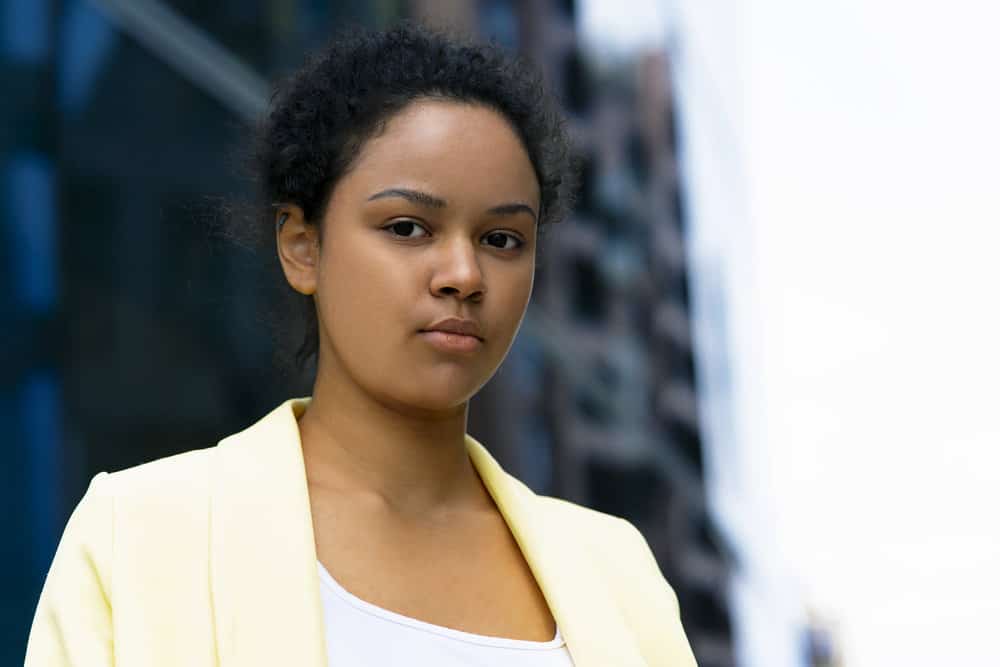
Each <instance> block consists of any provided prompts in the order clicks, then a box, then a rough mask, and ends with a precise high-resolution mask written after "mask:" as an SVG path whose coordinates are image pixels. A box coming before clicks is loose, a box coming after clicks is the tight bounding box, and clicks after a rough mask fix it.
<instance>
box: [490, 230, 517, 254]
mask: <svg viewBox="0 0 1000 667" xmlns="http://www.w3.org/2000/svg"><path fill="white" fill-rule="evenodd" d="M483 239H484V240H485V241H486V242H487V243H488V244H489V245H491V246H492V247H494V248H496V249H497V250H515V249H516V248H520V247H521V246H522V245H524V241H522V240H521V239H519V238H517V237H516V236H514V235H513V234H508V233H507V232H490V233H489V234H487V235H486V236H484V237H483ZM508 241H513V244H512V245H508ZM497 244H499V245H497Z"/></svg>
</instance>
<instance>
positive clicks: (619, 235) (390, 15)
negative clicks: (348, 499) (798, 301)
mask: <svg viewBox="0 0 1000 667" xmlns="http://www.w3.org/2000/svg"><path fill="white" fill-rule="evenodd" d="M3 4H4V7H5V14H4V16H5V18H6V19H7V24H6V25H5V26H4V30H3V32H2V34H0V48H2V51H0V58H2V59H3V60H2V63H3V76H4V83H5V89H6V90H10V91H13V95H11V96H10V100H11V102H10V103H9V104H7V105H4V108H3V109H2V111H0V113H2V114H4V117H3V122H2V124H0V127H3V128H5V129H4V131H3V133H2V136H3V140H2V144H0V151H2V172H0V179H2V180H0V183H2V185H3V187H4V192H5V194H4V197H3V204H4V206H5V210H4V212H5V213H6V214H7V215H6V216H5V226H4V230H5V233H6V234H7V237H6V238H5V241H6V242H5V243H4V244H3V245H2V247H3V248H4V249H5V250H6V253H7V254H6V255H5V256H4V259H5V262H4V270H3V272H0V281H2V284H3V287H4V289H3V290H2V294H3V295H4V296H3V297H2V299H3V301H2V302H0V308H2V309H3V313H2V314H3V317H4V320H3V321H4V328H5V331H6V332H7V333H8V339H9V341H10V342H9V343H8V344H7V345H5V346H4V348H3V354H4V371H3V392H2V393H0V415H2V416H0V419H2V420H3V422H2V424H0V427H3V428H4V432H5V433H8V434H12V437H11V438H10V440H9V442H8V445H7V446H6V447H4V448H3V450H2V451H0V455H2V456H3V457H4V461H3V465H0V470H2V471H3V475H4V478H3V482H4V484H3V489H4V490H3V491H2V493H3V494H6V495H4V496H2V498H3V500H5V501H6V502H7V503H8V506H10V507H24V508H26V509H25V512H24V513H17V512H8V513H6V514H5V517H4V519H3V521H5V522H6V523H5V524H4V525H3V526H2V527H0V529H2V530H4V531H6V533H7V534H13V535H19V536H23V539H21V540H14V541H9V542H7V543H5V544H4V546H3V547H2V551H0V565H2V566H0V573H2V574H0V576H2V577H4V579H3V581H0V585H2V586H4V589H5V591H8V593H7V594H6V595H5V597H4V605H3V607H2V609H0V627H2V628H4V630H3V633H4V634H2V635H0V662H2V663H3V664H15V663H16V662H18V661H20V660H21V656H22V655H23V649H24V640H25V638H26V634H27V629H28V624H29V622H30V616H31V612H32V609H33V605H34V603H35V601H36V600H37V595H38V591H39V590H40V588H41V582H42V578H43V576H44V573H45V569H46V568H47V566H48V563H49V562H50V559H51V555H52V553H53V551H54V549H55V545H56V541H57V540H58V536H59V532H60V530H61V528H62V526H63V525H64V524H65V520H66V518H67V517H68V514H69V511H70V510H71V509H72V507H73V505H75V503H76V501H77V500H78V499H79V498H80V496H81V495H82V493H83V490H84V488H85V485H86V483H87V481H88V480H89V479H90V478H91V477H92V476H93V475H94V474H95V473H96V472H98V471H101V470H117V469H121V468H124V467H128V466H131V465H135V464H137V463H141V462H144V461H148V460H150V459H153V458H158V457H161V456H166V455H169V454H173V453H176V452H179V451H184V450H188V449H192V448H195V447H203V446H208V445H210V444H212V443H213V442H215V441H217V440H218V438H219V437H221V436H222V435H225V434H228V433H231V432H234V431H235V430H237V429H239V428H242V427H243V426H245V425H246V424H248V423H250V422H251V421H253V420H254V419H256V418H258V417H259V416H261V415H262V414H264V413H265V412H266V411H267V410H268V409H270V408H271V407H273V406H274V405H275V404H277V403H278V402H280V401H281V400H283V399H284V398H286V397H288V396H290V395H303V394H305V393H307V392H308V387H309V385H308V383H307V382H305V381H304V379H303V378H296V377H289V376H278V375H276V374H275V373H274V370H273V368H272V356H271V350H272V341H271V339H270V337H269V332H268V330H267V328H266V326H264V325H263V324H262V323H261V322H259V321H257V320H256V319H255V318H256V314H257V313H261V312H266V311H267V310H269V309H270V308H271V307H273V301H272V299H273V298H274V295H273V294H272V293H271V292H270V291H269V290H267V289H263V288H261V289H247V288H246V286H247V285H249V284H261V283H263V282H265V281H266V280H269V279H270V278H269V274H268V273H267V271H268V270H269V269H270V268H273V267H268V266H265V265H262V264H261V262H260V260H259V259H258V258H257V257H256V256H254V255H252V254H251V253H249V252H243V251H241V250H239V249H238V248H233V247H231V246H230V245H228V244H227V243H225V242H224V241H222V240H221V239H219V238H218V235H217V227H216V226H215V225H214V224H213V222H214V218H216V217H218V215H220V200H219V199H218V198H219V197H222V196H224V197H231V198H239V197H240V196H245V195H248V194H249V192H248V184H247V183H246V181H245V180H243V179H242V178H241V175H240V173H239V169H238V164H237V162H236V157H237V156H238V150H236V149H238V147H239V145H240V144H241V142H244V141H245V139H246V137H247V136H248V135H247V128H248V125H249V123H250V122H251V121H252V120H253V118H254V117H255V115H256V114H257V113H259V112H260V110H261V109H263V107H264V105H265V103H266V99H267V94H268V85H267V83H266V82H267V81H268V80H271V79H273V78H274V77H276V76H279V75H281V74H283V73H285V72H287V71H289V70H290V69H292V68H294V67H296V66H297V65H298V64H299V63H300V62H301V59H302V56H303V54H304V53H305V52H308V51H309V50H310V49H312V48H314V47H316V46H318V45H320V44H321V43H322V42H323V41H324V39H325V38H326V37H327V36H328V34H329V32H330V29H331V28H332V27H334V26H336V25H339V24H341V23H343V22H345V21H354V22H359V23H362V24H366V25H385V24H387V23H389V22H391V21H392V20H394V19H397V18H400V17H404V16H412V17H418V18H420V19H421V20H425V21H429V22H432V23H444V24H449V25H453V26H456V27H459V28H463V29H466V30H469V31H472V32H478V33H479V34H480V35H482V36H485V37H491V38H495V39H497V40H498V41H500V42H501V43H503V44H505V45H507V46H508V47H510V48H513V49H518V50H520V51H522V52H524V53H526V54H527V55H529V56H530V57H532V58H533V59H535V60H536V61H537V62H538V63H539V64H540V65H541V66H542V67H543V70H544V71H545V73H546V77H547V79H548V81H549V84H550V85H551V86H552V87H553V89H554V90H555V92H556V93H557V95H558V96H559V97H560V99H561V100H562V101H563V103H564V104H565V107H566V109H567V110H568V113H569V116H570V119H571V123H572V128H573V131H574V133H575V136H576V138H577V140H578V143H579V146H580V148H581V156H580V157H581V161H582V165H583V187H582V190H581V199H580V203H579V206H578V207H577V211H576V213H575V215H574V216H573V218H572V219H571V220H569V221H567V222H566V223H565V224H563V225H561V226H557V227H556V228H554V229H552V230H551V231H550V232H549V233H548V235H547V238H546V239H545V240H544V242H543V250H542V255H541V256H540V262H539V273H538V278H537V281H536V291H535V297H534V300H533V303H532V306H531V308H530V310H529V314H528V317H527V318H526V320H525V324H524V327H523V329H522V332H521V334H520V336H519V338H518V340H517V342H516V343H515V345H514V348H513V349H512V351H511V354H510V357H509V358H508V360H507V361H506V362H505V364H504V366H503V367H502V368H501V370H500V372H499V373H498V374H497V376H496V377H495V378H494V379H493V380H492V381H491V382H490V383H489V385H488V386H487V387H486V389H485V390H484V391H483V392H482V393H481V394H480V395H479V396H478V397H477V398H476V399H475V400H474V401H473V406H472V414H471V419H470V422H471V423H470V432H472V433H473V435H475V436H476V437H479V438H481V439H482V440H483V441H484V442H485V443H487V444H488V446H490V448H491V450H493V451H494V452H495V453H496V455H497V457H498V458H499V459H500V460H501V462H502V463H503V464H504V465H505V466H506V467H507V468H508V469H509V470H510V471H511V472H512V473H514V474H515V475H517V476H518V477H520V478H521V479H523V480H524V481H525V482H526V483H528V484H529V485H530V486H532V487H533V488H534V489H535V490H536V491H539V492H542V493H548V494H553V495H558V496H561V497H565V498H567V499H569V500H572V501H575V502H579V503H582V504H584V505H588V506H591V507H594V508H597V509H600V510H604V511H607V512H611V513H614V514H618V515H621V516H625V517H627V518H629V519H630V520H632V521H633V522H634V523H636V525H637V526H639V528H640V529H641V530H642V531H643V533H644V534H645V535H646V536H647V538H648V539H649V541H650V543H651V545H652V547H653V549H654V551H655V553H656V556H657V558H658V560H659V562H660V564H661V566H662V568H663V571H664V573H665V575H666V576H667V578H668V579H669V580H670V581H671V583H672V584H673V585H674V588H675V589H676V591H677V594H678V597H679V599H680V603H681V609H682V612H683V619H684V623H685V626H686V628H687V631H688V633H689V636H690V638H691V641H692V644H693V647H694V649H695V653H696V655H697V657H698V662H699V664H700V665H701V666H702V667H714V666H723V665H731V664H733V662H734V661H733V651H732V633H731V629H730V619H729V602H728V599H727V594H726V590H727V579H728V576H729V573H730V568H731V567H732V557H731V556H730V555H729V549H728V548H727V547H726V546H725V544H724V542H723V540H722V539H721V538H720V537H719V535H718V531H717V530H716V529H715V527H714V524H713V522H712V521H711V520H710V518H709V515H708V512H707V511H706V502H705V484H704V464H703V446H702V434H701V426H700V424H699V418H698V409H697V405H698V404H697V401H698V394H697V388H696V383H695V376H694V363H693V353H692V343H691V327H690V323H689V319H690V318H689V303H688V280H689V276H688V267H687V264H686V262H685V252H684V243H685V228H684V224H685V216H684V209H683V206H682V202H683V199H682V196H681V192H680V190H679V187H678V185H677V182H678V180H677V166H676V164H677V163H676V145H675V136H674V135H675V129H674V124H673V101H672V97H671V90H672V82H671V68H670V62H669V59H668V58H667V57H666V55H665V53H662V52H652V53H646V54H644V55H642V56H641V57H637V58H633V59H631V60H626V61H621V62H614V63H603V62H600V61H599V60H595V59H594V58H592V57H591V55H590V54H588V53H587V50H586V48H584V47H583V45H582V43H581V41H580V40H579V39H578V37H577V32H576V27H575V26H576V23H575V12H576V6H575V3H574V2H573V1H572V0H534V1H532V0H521V1H514V0H480V1H479V2H465V1H459V0H449V1H434V0H412V1H411V2H407V1H405V0H379V1H376V2H358V1H355V2H346V1H345V2H336V1H327V0H266V1H265V0H262V1H261V2H256V3H253V2H246V1H235V0H233V1H228V0H227V1H225V2H215V3H203V2H195V1H194V0H171V1H170V2H163V1H162V0H47V1H46V0H3ZM511 415H516V418H511ZM24 573H27V575H26V576H25V575H24Z"/></svg>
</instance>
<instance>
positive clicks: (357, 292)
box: [318, 244, 412, 353]
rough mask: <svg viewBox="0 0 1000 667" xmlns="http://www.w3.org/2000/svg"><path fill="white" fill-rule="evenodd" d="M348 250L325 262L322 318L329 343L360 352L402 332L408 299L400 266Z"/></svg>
mask: <svg viewBox="0 0 1000 667" xmlns="http://www.w3.org/2000/svg"><path fill="white" fill-rule="evenodd" d="M344 247H345V248H346V247H347V246H344ZM351 248H352V249H351V250H350V251H347V250H346V249H345V251H343V252H332V253H330V254H329V255H328V256H324V258H323V265H322V271H321V274H320V284H319V286H318V290H319V292H320V293H321V317H322V318H323V321H324V323H325V325H326V326H327V328H328V333H329V335H330V337H331V339H332V340H333V341H334V342H335V343H336V344H337V345H338V346H340V345H343V346H345V347H346V348H349V349H344V350H341V351H342V352H344V353H359V352H361V353H363V352H364V351H365V350H374V349H375V348H379V347H381V346H383V345H385V344H388V343H389V342H390V341H392V340H396V339H398V338H399V337H400V336H402V335H403V334H405V331H404V329H405V328H406V327H407V326H408V323H406V322H404V321H401V320H402V316H403V315H405V313H406V310H405V308H404V307H403V306H404V304H405V303H406V302H407V300H410V299H411V298H412V295H411V294H409V293H408V292H407V289H408V285H407V282H406V281H405V280H403V279H402V276H401V275H400V269H399V267H398V266H393V265H392V263H391V262H390V263H387V262H385V260H384V259H383V258H379V257H378V256H375V255H372V253H371V252H370V251H369V252H366V251H365V249H364V248H363V247H359V246H358V245H356V244H355V245H352V246H351Z"/></svg>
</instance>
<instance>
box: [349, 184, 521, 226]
mask: <svg viewBox="0 0 1000 667" xmlns="http://www.w3.org/2000/svg"><path fill="white" fill-rule="evenodd" d="M389 197H400V198H402V199H405V200H407V201H408V202H411V203H413V204H417V205H419V206H426V207H428V208H445V207H446V206H447V205H448V202H447V201H445V200H444V199H441V198H440V197H435V196H434V195H432V194H428V193H426V192H421V191H420V190H410V189H408V188H389V189H387V190H382V191H381V192H376V193H375V194H373V195H372V196H371V197H369V198H368V201H375V200H377V199H386V198H389ZM486 212H487V213H489V214H490V215H516V214H518V213H527V214H528V215H530V216H531V217H532V218H533V219H535V220H537V219H538V215H537V214H536V213H535V209H533V208H531V207H530V206H528V205H527V204H524V203H521V202H511V203H508V204H500V205H499V206H494V207H492V208H490V209H489V210H487V211H486Z"/></svg>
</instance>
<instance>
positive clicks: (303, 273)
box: [274, 204, 319, 294]
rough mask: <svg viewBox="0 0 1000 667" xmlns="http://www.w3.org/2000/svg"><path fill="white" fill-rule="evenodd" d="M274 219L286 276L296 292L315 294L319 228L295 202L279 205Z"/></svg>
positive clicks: (279, 257) (280, 257)
mask: <svg viewBox="0 0 1000 667" xmlns="http://www.w3.org/2000/svg"><path fill="white" fill-rule="evenodd" d="M282 218H284V222H283V223H281V224H279V223H280V222H281V220H282ZM274 223H275V235H276V237H277V243H278V259H279V260H281V268H282V269H283V270H284V272H285V279H286V280H287V281H288V284H289V285H291V286H292V289H294V290H295V291H296V292H299V293H301V294H314V293H315V292H316V283H317V282H318V279H319V277H318V275H317V271H318V270H319V230H318V229H317V228H316V225H310V224H309V223H307V222H306V220H305V215H304V214H303V213H302V209H301V208H300V207H298V206H295V205H294V204H289V205H282V206H279V207H278V208H277V209H276V211H275V216H274Z"/></svg>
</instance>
